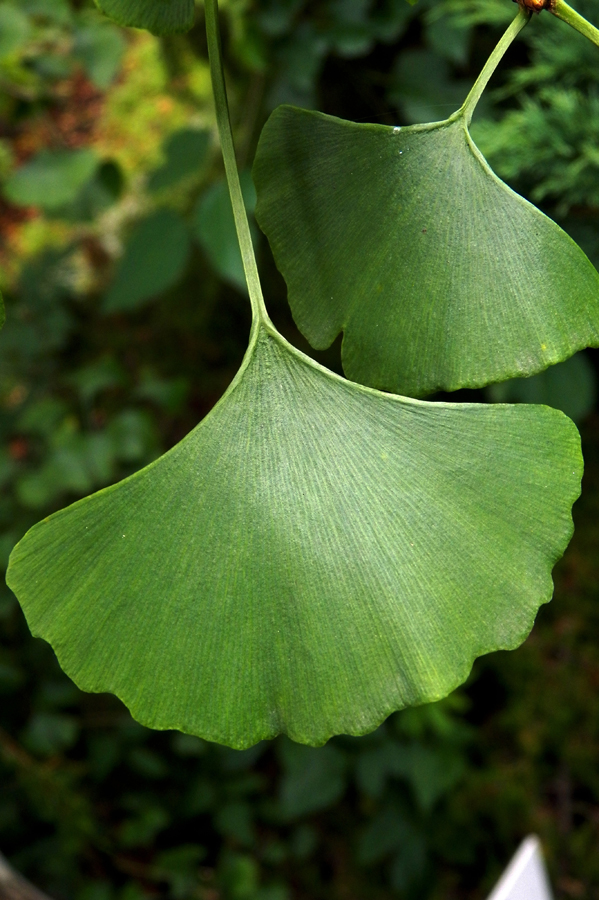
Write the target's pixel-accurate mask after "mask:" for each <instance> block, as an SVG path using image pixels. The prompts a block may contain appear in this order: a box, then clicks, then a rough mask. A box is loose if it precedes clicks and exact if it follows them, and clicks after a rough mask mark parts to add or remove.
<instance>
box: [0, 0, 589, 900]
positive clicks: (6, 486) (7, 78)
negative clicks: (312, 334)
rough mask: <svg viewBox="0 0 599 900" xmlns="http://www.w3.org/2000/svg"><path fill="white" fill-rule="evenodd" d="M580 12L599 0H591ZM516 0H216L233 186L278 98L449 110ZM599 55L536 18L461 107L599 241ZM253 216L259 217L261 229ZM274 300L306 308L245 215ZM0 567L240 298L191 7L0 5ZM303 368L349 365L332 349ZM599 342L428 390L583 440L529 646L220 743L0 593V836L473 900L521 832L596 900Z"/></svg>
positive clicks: (560, 874)
mask: <svg viewBox="0 0 599 900" xmlns="http://www.w3.org/2000/svg"><path fill="white" fill-rule="evenodd" d="M578 8H579V9H580V10H581V12H583V13H585V14H586V15H588V16H589V18H590V19H591V20H593V21H594V22H599V0H584V2H583V0H581V2H580V3H579V4H578ZM513 14H514V8H513V6H512V4H511V3H509V2H507V0H438V2H432V0H420V2H419V3H417V4H415V5H410V4H408V3H406V2H405V0H311V2H309V3H308V2H307V0H227V2H226V3H224V4H223V14H222V24H223V29H224V44H225V51H226V59H227V69H228V72H227V75H228V83H229V89H230V99H231V108H232V115H233V120H234V125H235V131H236V142H237V148H238V156H239V161H240V166H241V168H242V170H243V172H244V176H243V178H244V190H245V199H246V204H247V207H248V210H249V212H250V213H251V212H252V209H253V205H254V202H255V196H254V194H253V190H252V184H251V179H250V177H249V174H248V173H249V171H250V169H251V163H252V159H253V153H254V150H255V146H256V141H257V138H258V135H259V132H260V129H261V127H262V124H263V122H264V120H265V118H266V116H267V115H268V113H269V111H270V110H271V109H272V108H273V107H274V106H275V105H276V104H277V103H279V102H294V103H298V104H300V105H305V106H311V107H314V108H317V109H321V110H323V111H324V112H327V113H331V114H334V115H339V116H345V117H347V118H351V119H354V120H356V121H373V122H381V123H384V124H391V125H394V124H396V123H399V124H408V123H411V122H417V121H424V120H426V119H440V118H444V117H445V116H447V115H448V114H449V113H451V112H452V110H453V108H454V107H455V106H457V105H459V103H460V102H461V100H462V99H463V97H464V96H465V94H466V92H467V90H468V87H469V86H470V85H471V84H472V82H473V81H474V79H475V77H476V75H477V74H478V72H479V71H480V68H481V66H482V64H483V63H484V60H485V58H486V56H487V55H488V53H489V52H490V51H491V49H492V47H493V45H494V43H495V42H496V40H497V38H498V37H499V34H500V32H501V30H502V29H503V28H504V27H505V25H506V24H507V23H508V22H509V20H510V19H511V18H512V17H513ZM597 71H598V69H597V56H596V48H594V47H592V46H591V45H590V44H587V43H585V41H584V40H583V39H582V38H581V37H580V36H579V35H578V34H576V33H575V32H574V31H572V30H571V29H568V28H567V27H566V26H565V25H563V24H562V23H559V22H557V21H555V20H554V19H552V18H551V17H550V16H548V15H545V14H543V15H541V16H539V17H535V19H534V21H533V22H532V23H531V24H530V25H529V26H528V27H527V28H526V29H525V30H524V32H523V33H522V36H521V39H520V40H519V41H518V42H516V44H515V45H513V46H512V47H511V48H510V51H509V53H508V55H507V58H506V60H505V62H504V64H503V65H502V67H501V68H500V70H499V72H498V73H497V74H496V76H495V77H494V79H493V81H492V84H491V86H490V91H489V93H488V94H487V95H486V96H485V102H484V103H483V104H481V105H480V106H479V108H478V109H477V114H476V119H475V122H474V125H473V130H474V135H475V139H476V140H477V141H478V142H479V144H480V146H481V149H482V150H483V152H484V153H485V154H486V155H487V156H488V158H489V159H490V162H491V164H492V165H493V166H494V167H495V168H496V170H497V171H498V173H499V174H500V175H501V176H502V177H504V178H505V179H507V181H508V182H509V183H510V184H511V185H512V186H513V187H514V188H516V189H517V190H519V191H521V192H523V193H525V194H526V195H527V196H529V197H531V198H532V199H534V200H535V201H536V202H538V203H540V204H541V205H542V208H543V209H544V211H545V212H547V213H548V214H549V215H551V216H553V217H554V218H556V219H557V220H558V221H559V223H560V224H561V225H562V226H563V227H565V228H566V229H567V230H568V231H569V232H570V233H571V234H572V235H573V237H575V239H576V240H577V241H579V243H581V245H582V246H583V248H584V249H585V250H586V252H587V253H588V254H589V256H590V257H591V259H593V260H594V261H595V262H597V261H599V200H598V198H599V158H598V156H597V140H596V135H597V134H598V133H599V107H598V103H597V96H598V95H597V76H596V73H597ZM254 228H255V226H254ZM254 236H255V242H256V248H257V252H258V255H259V262H260V267H261V274H262V278H263V282H264V288H265V294H266V298H267V303H268V307H269V311H270V312H271V314H272V316H273V319H274V321H275V322H276V324H277V326H278V327H279V328H280V329H281V331H282V332H283V333H284V334H285V335H286V336H287V337H288V338H289V339H290V340H292V342H293V343H295V344H296V345H297V346H299V347H300V348H301V349H303V350H304V351H309V348H308V347H307V346H306V344H305V342H304V341H303V339H302V338H301V336H300V335H299V334H298V332H297V331H296V329H295V328H294V325H293V322H292V320H291V317H290V314H289V311H288V308H287V305H286V300H285V289H284V284H283V283H282V280H281V278H280V276H279V275H278V273H277V272H276V270H275V268H274V266H273V264H272V260H271V258H270V255H269V251H268V246H267V244H266V241H265V240H264V239H263V238H261V236H260V235H259V233H258V231H257V230H255V231H254ZM0 287H1V288H2V290H3V292H4V293H5V295H6V301H7V323H6V326H5V328H4V330H3V331H2V332H0V491H1V492H0V561H1V562H2V564H3V565H5V564H6V561H7V558H8V554H9V553H10V550H11V548H12V546H13V545H14V543H15V541H16V540H18V538H19V537H20V536H21V535H22V534H23V533H24V531H25V530H26V529H27V528H28V527H29V526H30V525H32V524H33V523H34V522H36V521H38V520H39V519H40V518H42V517H43V516H45V515H47V514H48V513H50V512H52V511H54V510H56V509H58V508H60V507H61V506H63V505H65V504H66V503H69V502H71V501H73V500H75V499H77V498H78V497H80V496H83V495H85V494H87V493H89V492H90V491H93V490H95V489H97V488H99V487H102V486H104V485H107V484H110V483H113V482H114V481H117V480H119V479H120V478H122V477H124V476H126V475H127V474H129V473H131V472H133V471H134V470H136V469H137V468H139V467H141V466H143V465H145V464H147V463H148V462H150V461H151V460H152V459H154V458H156V456H157V455H158V454H159V453H161V452H163V451H164V450H165V449H168V448H169V447H170V446H172V445H173V444H174V443H175V442H176V441H178V440H179V439H180V438H181V437H183V436H184V435H185V434H186V433H187V432H188V431H189V429H190V428H191V427H193V426H194V425H195V424H196V423H197V421H198V420H199V419H200V418H202V417H203V416H204V415H205V414H206V413H207V412H208V411H209V409H210V408H211V407H212V406H213V404H214V403H215V402H216V400H217V399H218V398H219V397H220V396H221V394H222V393H223V391H224V390H225V388H226V386H227V384H228V383H229V381H230V379H231V378H232V376H233V374H234V372H235V370H236V367H237V366H238V364H239V362H240V360H241V357H242V355H243V352H244V350H245V346H246V342H247V335H248V330H249V321H250V317H249V304H248V302H247V297H246V295H245V285H244V281H243V276H242V273H241V269H240V261H239V254H238V250H237V245H236V242H235V235H234V229H233V227H232V220H231V211H230V204H229V203H228V198H227V194H226V191H225V188H224V181H223V171H222V166H221V163H220V159H219V153H218V147H217V141H216V139H215V134H214V121H213V113H212V106H211V99H210V81H209V74H208V66H207V59H206V47H205V38H204V33H203V16H202V8H201V4H197V6H196V25H195V27H194V28H193V29H192V30H191V32H190V33H189V34H187V35H176V36H173V37H168V38H162V39H161V38H156V37H153V36H151V35H148V34H146V33H144V32H140V31H135V30H127V29H121V28H119V27H118V26H116V25H114V24H112V23H110V22H109V21H108V20H106V19H105V18H104V17H102V16H101V14H100V13H99V12H98V11H97V9H96V8H95V7H94V6H93V4H92V3H91V0H90V2H88V0H72V2H71V0H0ZM314 355H315V356H316V357H317V358H318V360H319V361H321V362H323V363H324V364H326V365H328V366H329V367H331V368H333V369H335V370H337V371H339V370H340V361H339V343H336V344H335V345H334V346H333V347H332V348H331V349H330V350H329V351H327V352H326V353H320V354H314ZM596 372H597V353H596V351H590V352H585V353H584V354H579V355H577V356H576V357H574V358H573V359H572V360H570V361H569V362H566V363H563V364H562V365H560V366H556V367H554V368H553V369H551V370H548V371H547V372H546V373H542V374H541V375H538V376H535V377H534V378H531V379H526V380H518V381H512V382H507V383H505V384H503V385H495V386H493V387H492V388H490V389H488V390H487V392H473V391H465V392H460V393H459V394H458V395H454V396H453V397H447V398H444V399H459V400H476V401H478V402H481V401H485V400H492V401H500V402H504V401H509V402H513V401H515V402H531V401H532V402H544V403H550V404H553V405H555V406H558V407H559V408H561V409H564V410H565V411H566V412H567V413H569V414H570V415H572V416H573V417H574V418H575V419H576V420H577V421H578V422H579V424H580V426H581V428H582V432H583V441H584V452H585V460H586V475H585V484H584V495H583V499H582V501H581V502H580V503H579V504H578V506H577V509H576V522H577V532H576V535H575V538H574V541H573V543H572V545H571V547H570V549H569V550H568V553H567V555H566V557H565V559H564V561H563V562H562V563H561V564H560V565H559V567H558V570H557V593H556V598H555V600H554V601H553V603H552V604H551V605H550V606H549V607H546V608H544V609H542V611H541V613H540V615H539V619H538V623H537V625H536V626H535V629H534V631H533V633H532V635H531V637H530V638H529V640H528V641H527V642H526V644H525V645H524V647H523V648H521V649H520V650H519V651H517V652H516V653H512V654H507V653H498V654H494V655H493V656H491V657H488V658H485V659H484V660H481V661H479V662H478V663H477V664H476V665H475V667H474V671H473V673H472V676H471V678H470V681H469V682H468V684H467V685H466V687H465V688H464V689H463V690H461V691H460V692H458V693H456V694H454V695H452V696H451V697H450V698H448V699H447V700H446V701H443V702H442V703H439V704H433V705H430V706H426V707H422V708H418V709H413V710H409V711H405V712H402V713H399V714H396V715H394V716H392V717H391V718H390V719H389V720H388V721H387V722H386V723H385V724H384V725H383V726H381V727H380V728H379V729H378V730H377V731H376V732H374V733H373V734H371V735H366V736H364V737H362V738H359V739H357V738H347V737H339V738H335V739H334V740H333V741H331V742H329V744H327V745H326V746H325V747H323V748H320V749H316V750H315V749H312V748H308V747H303V746H298V745H294V744H292V743H291V742H289V741H287V740H278V741H275V742H274V743H273V744H272V745H265V744H260V745H258V746H257V747H255V748H252V749H251V750H248V751H243V752H236V751H233V750H229V749H226V748H222V747H218V746H216V745H210V744H207V743H205V742H203V741H201V740H199V739H197V738H193V737H190V736H187V735H182V734H177V733H156V732H151V731H148V730H147V729H145V728H143V727H141V726H140V725H138V724H136V723H135V722H133V721H132V720H131V718H130V717H129V715H128V713H127V712H126V710H125V709H124V708H123V707H122V706H121V705H120V703H119V702H118V701H117V700H116V699H114V698H113V697H110V696H104V695H99V696H96V695H87V694H82V693H81V692H79V691H78V690H77V689H76V688H75V687H74V686H73V685H72V684H71V682H70V681H69V680H68V679H67V678H66V677H65V676H64V675H63V674H62V673H61V671H60V669H59V668H58V666H57V664H56V661H55V659H54V656H53V654H52V652H51V651H50V649H49V648H48V647H47V646H46V645H45V644H43V643H42V642H40V641H37V640H34V639H32V638H31V637H30V635H29V633H28V630H27V627H26V625H25V623H24V621H23V618H22V615H21V613H20V611H19V609H18V606H17V604H16V602H15V600H14V598H13V597H12V595H11V594H10V593H9V592H8V590H7V589H6V588H3V589H2V592H1V593H0V849H1V850H2V852H4V853H5V854H6V855H7V856H8V857H9V858H10V859H11V861H12V862H13V863H14V865H15V866H16V867H18V868H19V869H21V870H22V871H23V872H24V873H25V874H26V875H27V876H28V877H29V878H30V879H32V880H33V881H34V882H35V883H37V884H38V885H39V886H40V887H42V888H43V889H45V890H46V891H47V892H49V893H50V894H52V895H54V896H55V897H56V898H57V900H63V898H64V900H67V898H69V900H71V898H74V900H144V898H152V897H172V898H174V900H187V898H196V900H221V898H222V900H303V898H306V900H308V898H310V900H319V898H322V900H324V898H327V900H350V898H351V900H354V898H359V897H368V898H374V900H376V898H392V897H400V898H407V900H411V898H418V900H425V898H432V900H441V898H443V900H452V898H456V900H457V898H460V900H468V898H472V900H479V898H483V897H484V896H486V893H487V892H488V890H489V889H490V887H491V885H492V884H493V881H494V879H495V878H496V877H497V875H498V874H499V872H500V871H501V869H502V868H503V866H504V865H505V863H506V862H507V860H508V858H509V856H510V855H511V853H512V852H513V850H514V849H515V847H516V845H517V843H518V841H519V840H520V839H521V837H522V836H523V835H524V834H526V833H528V832H529V831H533V830H534V831H536V832H537V833H539V834H540V835H541V837H542V839H543V841H544V844H545V848H546V850H547V854H548V861H549V865H550V869H551V875H552V879H553V883H554V886H555V893H556V896H557V897H561V898H589V900H592V898H599V861H598V858H597V854H596V852H595V851H596V847H597V843H598V841H599V776H598V772H599V766H598V760H599V702H598V700H597V696H598V695H597V685H598V684H599V651H598V649H597V645H598V637H599V618H598V613H597V610H598V609H599V605H598V603H597V601H598V600H599V587H598V585H599V562H598V560H599V554H598V553H597V546H598V540H599V526H598V525H597V523H598V522H599V417H598V416H597V411H596Z"/></svg>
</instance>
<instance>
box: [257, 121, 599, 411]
mask: <svg viewBox="0 0 599 900" xmlns="http://www.w3.org/2000/svg"><path fill="white" fill-rule="evenodd" d="M254 179H255V182H256V188H257V192H258V206H257V209H256V217H257V219H258V223H259V225H260V227H261V228H262V230H263V231H264V232H265V233H266V235H267V237H268V239H269V241H270V244H271V246H272V249H273V253H274V257H275V261H276V263H277V266H278V268H279V269H280V271H281V272H282V274H283V276H284V278H285V280H286V282H287V286H288V289H289V302H290V304H291V309H292V312H293V316H294V318H295V321H296V322H297V324H298V326H299V328H300V330H301V331H302V333H303V334H304V335H305V336H306V337H307V339H308V340H309V341H310V343H311V344H312V346H314V347H317V348H319V349H323V348H325V347H328V346H329V345H330V344H331V343H332V341H333V340H334V338H335V337H336V336H337V335H338V334H339V332H340V331H343V346H342V355H343V367H344V371H345V373H346V374H347V376H348V377H349V378H352V379H354V380H356V381H359V382H362V383H364V384H369V385H372V386H374V387H378V388H382V389H385V390H393V391H397V392H399V393H405V394H409V395H412V396H423V395H425V394H428V393H431V392H433V391H436V390H439V389H444V390H455V389H457V388H461V387H480V386H482V385H484V384H488V383H490V382H494V381H501V380H504V379H506V378H510V377H515V376H523V375H531V374H533V373H535V372H539V371H541V370H543V369H545V368H547V366H549V365H551V364H553V363H556V362H559V361H560V360H563V359H565V358H567V357H568V356H570V355H572V354H573V353H574V352H575V351H577V350H579V349H581V348H582V347H586V346H589V345H592V346H596V345H597V344H599V274H598V273H597V271H596V270H595V268H594V267H593V266H592V264H591V263H590V262H589V260H588V259H587V257H586V256H585V255H584V253H583V252H582V250H580V248H579V247H578V246H577V245H576V244H575V243H574V242H573V241H572V239H571V238H570V237H568V235H566V233H565V232H564V231H562V230H561V229H560V228H559V227H558V226H557V225H556V224H555V222H553V221H551V220H550V219H549V218H547V216H545V215H544V214H543V213H541V212H540V211H539V210H538V209H536V208H535V207H534V206H532V205H531V204H530V203H528V202H527V201H526V200H524V199H523V198H522V197H520V196H518V195H517V194H515V193H514V192H513V191H512V190H511V189H510V188H508V187H507V185H505V184H504V183H503V182H502V181H500V180H499V178H497V176H496V175H495V174H494V173H493V172H492V171H491V169H490V168H489V166H488V165H487V163H486V161H485V160H484V158H483V157H482V155H481V153H480V152H479V150H478V149H477V147H476V146H475V145H474V143H473V141H472V138H471V137H470V134H469V131H468V125H467V115H466V114H465V112H464V108H463V109H462V110H460V111H459V112H457V113H455V114H454V115H453V116H451V117H450V118H449V119H447V120H446V121H444V122H435V123H433V124H430V125H414V126H410V127H407V128H399V127H396V128H391V127H386V126H383V125H358V124H355V123H353V122H346V121H343V120H341V119H337V118H333V117H331V116H326V115H323V114H321V113H316V112H308V111H306V110H300V109H295V108H293V107H288V106H284V107H280V108H279V109H277V110H275V112H274V113H273V114H272V115H271V117H270V119H269V120H268V122H267V123H266V126H265V128H264V131H263V133H262V137H261V139H260V144H259V147H258V153H257V157H256V162H255V166H254Z"/></svg>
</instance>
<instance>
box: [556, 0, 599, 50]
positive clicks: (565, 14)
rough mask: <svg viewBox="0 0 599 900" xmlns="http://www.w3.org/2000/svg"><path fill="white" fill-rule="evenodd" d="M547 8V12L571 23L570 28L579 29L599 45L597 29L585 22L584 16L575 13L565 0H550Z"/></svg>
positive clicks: (598, 30) (598, 31)
mask: <svg viewBox="0 0 599 900" xmlns="http://www.w3.org/2000/svg"><path fill="white" fill-rule="evenodd" d="M548 9H549V12H551V13H553V15H554V16H556V17H557V18H558V19H561V20H562V22H566V24H568V25H571V26H572V28H574V29H576V31H579V32H580V34H582V35H583V36H584V37H585V38H588V39H589V41H591V42H592V43H593V44H595V45H596V46H597V47H599V29H598V28H595V26H594V25H591V23H590V22H587V20H586V19H585V18H584V16H581V15H580V13H577V12H576V10H575V9H572V7H571V6H569V5H568V4H567V3H566V2H565V0H551V3H550V5H549V7H548Z"/></svg>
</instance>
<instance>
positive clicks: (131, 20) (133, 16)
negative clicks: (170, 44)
mask: <svg viewBox="0 0 599 900" xmlns="http://www.w3.org/2000/svg"><path fill="white" fill-rule="evenodd" d="M95 3H96V6H97V7H98V8H99V9H101V10H102V12H103V13H104V14H105V15H107V16H110V18H111V19H114V21H115V22H117V23H118V24H119V25H131V26H133V27H134V28H146V29H147V30H148V31H151V32H152V34H159V35H165V34H175V33H176V32H180V31H189V29H190V28H191V26H192V25H193V21H194V16H195V2H194V0H95Z"/></svg>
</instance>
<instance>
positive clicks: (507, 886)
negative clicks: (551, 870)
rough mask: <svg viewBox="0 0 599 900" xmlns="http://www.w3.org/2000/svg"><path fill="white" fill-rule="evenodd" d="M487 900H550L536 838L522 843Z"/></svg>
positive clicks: (545, 874) (541, 856) (533, 837)
mask: <svg viewBox="0 0 599 900" xmlns="http://www.w3.org/2000/svg"><path fill="white" fill-rule="evenodd" d="M488 900H552V895H551V888H550V887H549V879H548V878H547V871H546V869H545V863H544V862H543V854H542V852H541V844H540V842H539V839H538V837H535V835H530V837H527V838H526V839H525V840H524V841H522V843H521V844H520V846H519V848H518V850H517V851H516V853H515V854H514V856H513V857H512V861H511V862H510V864H509V866H508V867H507V869H506V870H505V872H504V873H503V875H502V876H501V878H500V879H499V881H498V882H497V884H496V885H495V888H494V890H493V891H492V892H491V894H490V895H489V898H488Z"/></svg>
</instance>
